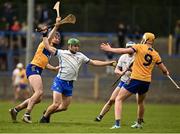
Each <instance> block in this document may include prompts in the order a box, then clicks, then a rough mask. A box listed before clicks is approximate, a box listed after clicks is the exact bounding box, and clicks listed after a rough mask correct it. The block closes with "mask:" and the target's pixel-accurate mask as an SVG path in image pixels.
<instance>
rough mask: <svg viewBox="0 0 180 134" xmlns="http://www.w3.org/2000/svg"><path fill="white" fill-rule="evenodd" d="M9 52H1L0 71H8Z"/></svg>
mask: <svg viewBox="0 0 180 134" xmlns="http://www.w3.org/2000/svg"><path fill="white" fill-rule="evenodd" d="M7 69H8V68H7V54H6V53H5V52H0V71H7Z"/></svg>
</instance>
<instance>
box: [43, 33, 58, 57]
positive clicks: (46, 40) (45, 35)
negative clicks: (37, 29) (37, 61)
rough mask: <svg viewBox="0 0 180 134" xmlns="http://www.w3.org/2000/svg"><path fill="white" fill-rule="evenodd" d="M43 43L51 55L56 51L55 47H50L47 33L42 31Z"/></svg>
mask: <svg viewBox="0 0 180 134" xmlns="http://www.w3.org/2000/svg"><path fill="white" fill-rule="evenodd" d="M43 43H44V45H45V48H46V49H47V50H48V51H49V52H50V53H51V54H53V55H55V54H56V53H57V49H56V48H55V47H52V46H51V45H50V44H49V41H48V38H47V33H43Z"/></svg>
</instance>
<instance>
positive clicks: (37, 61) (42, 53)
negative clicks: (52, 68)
mask: <svg viewBox="0 0 180 134" xmlns="http://www.w3.org/2000/svg"><path fill="white" fill-rule="evenodd" d="M49 58H50V52H49V51H48V50H47V49H46V48H45V45H44V44H43V42H41V43H40V44H39V46H38V48H37V51H36V53H35V55H34V58H33V60H32V61H31V64H33V65H36V66H38V67H41V68H42V69H44V68H45V67H46V65H47V64H48V62H49Z"/></svg>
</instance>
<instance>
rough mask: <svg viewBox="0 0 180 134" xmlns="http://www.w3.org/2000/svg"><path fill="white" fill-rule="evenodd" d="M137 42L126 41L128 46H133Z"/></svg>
mask: <svg viewBox="0 0 180 134" xmlns="http://www.w3.org/2000/svg"><path fill="white" fill-rule="evenodd" d="M135 44H136V43H135V42H133V41H129V42H127V43H126V48H128V47H132V46H133V45H135Z"/></svg>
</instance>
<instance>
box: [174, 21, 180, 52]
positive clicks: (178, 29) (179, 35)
mask: <svg viewBox="0 0 180 134" xmlns="http://www.w3.org/2000/svg"><path fill="white" fill-rule="evenodd" d="M175 40H176V43H175V54H176V55H177V54H179V45H180V20H178V21H177V22H176V26H175Z"/></svg>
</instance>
